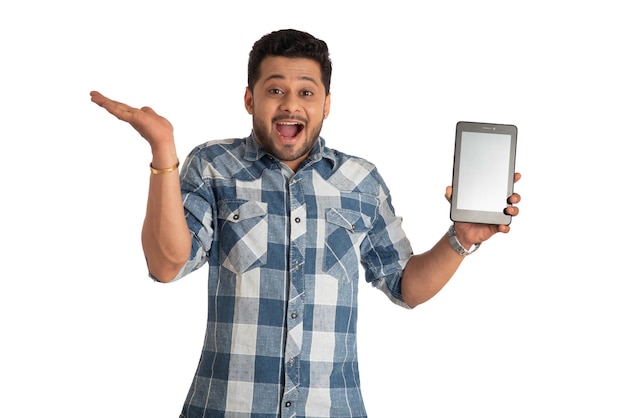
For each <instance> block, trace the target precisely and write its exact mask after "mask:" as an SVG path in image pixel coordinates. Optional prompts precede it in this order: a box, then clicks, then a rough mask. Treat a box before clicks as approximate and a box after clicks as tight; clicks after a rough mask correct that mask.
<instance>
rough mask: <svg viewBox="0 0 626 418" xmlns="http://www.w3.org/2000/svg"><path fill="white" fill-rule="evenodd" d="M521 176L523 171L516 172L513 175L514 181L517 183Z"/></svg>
mask: <svg viewBox="0 0 626 418" xmlns="http://www.w3.org/2000/svg"><path fill="white" fill-rule="evenodd" d="M521 178H522V174H521V173H515V175H514V176H513V183H517V181H519V179H521Z"/></svg>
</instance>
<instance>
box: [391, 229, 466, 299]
mask: <svg viewBox="0 0 626 418" xmlns="http://www.w3.org/2000/svg"><path fill="white" fill-rule="evenodd" d="M462 261H463V256H461V255H459V254H458V253H457V252H456V251H455V250H454V249H453V248H452V246H451V245H450V242H449V241H448V236H447V235H444V236H443V237H442V238H441V239H440V240H439V241H438V242H437V244H435V246H434V247H433V248H431V249H430V250H429V251H426V252H425V253H422V254H417V255H414V256H412V257H411V259H410V260H409V262H408V263H407V265H406V267H405V269H404V272H403V274H402V297H403V299H404V301H405V302H406V303H407V305H409V306H410V307H415V306H417V305H419V304H421V303H424V302H426V301H427V300H429V299H430V298H432V297H433V296H435V295H436V294H437V293H438V292H439V291H440V290H441V289H442V288H443V287H444V286H445V285H446V283H448V281H449V280H450V279H451V278H452V276H453V275H454V273H455V272H456V270H457V269H458V267H459V265H460V264H461V262H462Z"/></svg>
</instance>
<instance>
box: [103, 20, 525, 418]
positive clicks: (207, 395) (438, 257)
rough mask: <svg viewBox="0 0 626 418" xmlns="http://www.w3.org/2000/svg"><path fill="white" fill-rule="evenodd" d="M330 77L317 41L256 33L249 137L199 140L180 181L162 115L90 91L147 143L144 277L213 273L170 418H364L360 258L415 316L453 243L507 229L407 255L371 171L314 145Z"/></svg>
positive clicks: (470, 234)
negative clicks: (195, 345)
mask: <svg viewBox="0 0 626 418" xmlns="http://www.w3.org/2000/svg"><path fill="white" fill-rule="evenodd" d="M331 68H332V67H331V62H330V59H329V55H328V49H327V46H326V43H325V42H323V41H321V40H318V39H316V38H314V37H313V36H311V35H309V34H308V33H304V32H300V31H295V30H281V31H276V32H272V33H270V34H268V35H265V36H264V37H262V38H261V39H260V40H259V41H257V42H256V43H255V44H254V46H253V48H252V51H251V52H250V59H249V66H248V87H247V88H246V92H245V98H244V101H245V107H246V109H247V111H248V113H250V114H251V115H252V125H253V129H252V133H251V134H250V136H249V137H247V138H243V139H233V140H227V141H216V142H209V143H206V144H202V145H199V146H198V147H196V148H195V149H194V150H193V151H192V152H191V153H190V155H189V156H188V158H187V159H186V161H185V164H184V165H183V167H182V170H181V173H180V178H179V176H178V175H177V173H178V171H177V168H178V157H177V153H176V149H175V145H174V137H173V130H172V126H171V125H170V123H169V122H168V121H167V120H166V119H164V118H163V117H161V116H159V115H157V114H156V113H155V112H154V111H153V110H152V109H150V108H147V107H144V108H141V109H136V108H132V107H129V106H127V105H125V104H123V103H119V102H115V101H113V100H110V99H108V98H106V97H104V96H102V95H101V94H99V93H97V92H92V100H93V101H94V102H95V103H97V104H98V105H100V106H102V107H104V108H105V109H106V110H107V111H109V112H110V113H111V114H113V115H115V116H116V117H118V118H119V119H121V120H123V121H126V122H128V123H130V124H131V125H132V126H133V127H134V128H135V129H136V130H137V131H138V132H139V133H140V134H141V135H142V136H143V137H144V138H145V139H146V140H147V141H148V143H149V144H150V147H151V150H152V163H151V165H150V167H151V171H152V175H151V177H150V186H149V195H148V206H147V211H146V217H145V222H144V226H143V232H142V242H143V246H144V252H145V255H146V260H147V263H148V269H149V272H150V274H151V275H152V277H153V278H155V279H157V280H159V281H163V282H168V281H171V280H173V279H178V278H180V277H182V276H184V275H185V274H187V273H189V272H191V271H193V270H196V269H198V268H199V267H200V266H202V265H204V264H205V263H208V265H209V280H208V293H209V305H208V306H209V307H208V321H207V330H206V339H205V343H204V348H203V351H202V356H201V358H200V362H199V365H198V369H197V371H196V375H195V378H194V381H193V383H192V385H191V388H190V391H189V394H188V397H187V400H186V402H185V404H184V407H183V411H182V413H181V415H180V416H181V417H186V418H189V417H203V416H206V417H216V416H234V417H243V416H253V417H270V416H272V417H274V416H283V417H292V416H307V417H365V416H366V412H365V408H364V404H363V400H362V397H361V392H360V389H359V372H358V364H357V352H356V334H355V333H356V318H357V283H358V267H359V263H360V264H361V265H362V266H363V268H364V270H365V278H366V280H367V281H368V282H370V283H371V284H372V285H374V286H375V287H377V288H378V289H380V290H382V291H383V292H384V293H385V294H386V295H387V296H388V297H389V298H390V299H391V300H392V301H393V302H395V303H396V304H398V305H401V306H404V307H414V306H416V305H418V304H420V303H422V302H425V301H426V300H428V299H430V298H431V297H432V296H434V295H435V294H436V293H437V292H438V291H439V290H440V289H441V288H442V287H443V286H444V285H445V284H446V283H447V282H448V280H449V279H450V278H451V277H452V275H453V274H454V272H455V271H456V269H457V267H458V266H459V264H460V263H461V261H462V260H463V256H462V255H461V254H460V253H459V252H457V250H455V249H454V248H453V246H452V245H451V242H456V241H454V239H457V240H458V242H460V243H461V245H462V246H464V247H465V248H470V247H471V246H472V245H473V244H474V243H479V242H482V241H485V240H486V239H488V238H489V237H490V236H492V235H493V234H494V233H496V232H508V230H509V227H508V226H505V225H499V226H495V225H471V224H458V225H455V226H454V228H453V229H452V230H451V231H452V232H454V233H455V236H454V237H452V240H453V241H450V238H451V237H449V236H448V235H444V236H443V237H442V238H441V240H440V241H439V242H438V243H436V244H435V245H434V247H433V248H432V249H431V250H429V251H427V252H426V253H424V254H419V255H413V254H412V250H411V247H410V244H409V241H408V240H407V238H406V236H405V234H404V232H403V230H402V227H401V220H400V218H399V217H397V216H396V215H395V213H394V210H393V207H392V205H391V199H390V196H389V190H388V189H387V187H386V185H385V183H384V182H383V180H382V178H381V177H380V175H379V174H378V172H377V171H376V168H375V167H374V166H373V165H372V164H371V163H369V162H367V161H365V160H363V159H360V158H357V157H353V156H349V155H346V154H344V153H341V152H338V151H336V150H333V149H330V148H328V147H326V144H325V141H324V139H322V138H321V137H320V136H319V135H320V131H321V129H322V124H323V121H324V119H326V117H328V114H329V111H330V78H331ZM516 179H519V174H518V175H516ZM447 194H448V195H449V194H450V188H448V189H447ZM519 200H520V197H519V196H518V195H517V194H514V195H512V196H511V197H510V199H509V203H510V204H515V203H517V202H519ZM505 206H507V205H506V202H503V207H505ZM505 211H506V212H507V213H508V214H510V215H513V216H515V215H517V213H518V209H517V207H515V206H508V207H506V209H505ZM461 253H462V251H461Z"/></svg>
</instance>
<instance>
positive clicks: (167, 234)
mask: <svg viewBox="0 0 626 418" xmlns="http://www.w3.org/2000/svg"><path fill="white" fill-rule="evenodd" d="M169 154H170V155H169V156H165V157H164V156H158V157H157V155H155V156H154V158H153V162H152V166H153V167H155V168H165V167H172V166H174V165H175V164H176V161H177V159H176V155H175V152H174V153H173V155H172V153H171V152H170V153H169ZM142 244H143V250H144V254H145V256H146V261H147V263H148V270H149V271H150V273H151V274H152V275H153V276H154V277H156V278H157V279H158V280H159V281H162V282H168V281H170V280H171V279H173V278H174V277H175V276H176V274H177V273H178V271H179V270H180V269H181V268H182V267H183V265H184V264H185V262H186V261H187V259H188V257H189V253H190V251H191V238H190V235H189V229H188V228H187V222H186V221H185V214H184V209H183V203H182V196H181V191H180V180H179V175H178V170H173V171H170V172H167V173H162V174H150V187H149V191H148V204H147V208H146V217H145V220H144V224H143V230H142Z"/></svg>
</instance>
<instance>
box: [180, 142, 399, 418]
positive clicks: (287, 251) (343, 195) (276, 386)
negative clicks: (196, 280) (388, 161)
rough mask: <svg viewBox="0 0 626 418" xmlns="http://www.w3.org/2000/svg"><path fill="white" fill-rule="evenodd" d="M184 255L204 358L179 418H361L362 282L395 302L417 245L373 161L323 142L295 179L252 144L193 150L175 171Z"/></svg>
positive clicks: (183, 272) (221, 144)
mask: <svg viewBox="0 0 626 418" xmlns="http://www.w3.org/2000/svg"><path fill="white" fill-rule="evenodd" d="M181 185H182V186H181V187H182V191H183V200H184V206H185V213H186V218H187V223H188V225H189V230H190V232H191V235H192V242H193V244H192V252H191V256H190V258H189V261H188V262H187V265H186V266H185V267H184V268H183V269H182V270H181V272H180V273H179V274H178V276H177V278H179V277H182V276H184V275H186V274H188V273H190V272H191V271H194V270H196V269H198V268H199V267H201V266H202V265H203V264H205V263H208V265H209V280H208V297H209V304H208V320H207V329H206V337H205V342H204V348H203V350H202V356H201V358H200V362H199V365H198V368H197V371H196V374H195V377H194V380H193V383H192V385H191V388H190V390H189V394H188V396H187V399H186V402H185V404H184V407H183V411H182V413H181V415H180V416H181V418H192V417H194V418H195V417H223V416H227V417H279V416H280V417H296V416H297V417H304V416H306V417H365V416H366V412H365V408H364V405H363V400H362V397H361V391H360V388H359V370H358V363H357V344H356V342H357V340H356V329H357V327H356V320H357V283H358V276H359V271H358V269H359V264H361V265H362V266H363V268H364V271H365V278H366V280H367V281H368V282H370V283H371V284H372V285H374V286H375V287H377V288H378V289H380V290H382V291H383V292H384V293H385V294H386V295H387V296H388V297H389V298H390V299H391V300H392V301H394V302H395V303H397V304H398V305H401V306H406V305H405V303H404V302H403V300H402V297H401V295H400V278H401V274H402V270H403V268H404V266H405V265H406V262H407V261H408V258H409V256H410V255H411V247H410V244H409V242H408V240H407V239H406V236H405V235H404V232H403V230H402V228H401V218H399V217H397V216H396V215H395V214H394V210H393V207H392V206H391V200H390V197H389V193H388V189H387V187H386V186H385V184H384V182H383V180H382V179H381V177H380V175H379V174H378V172H377V171H376V168H375V167H374V166H373V165H372V164H370V163H368V162H367V161H365V160H363V159H360V158H355V157H352V156H349V155H346V154H343V153H340V152H337V151H335V150H332V149H329V148H326V147H325V142H324V140H323V139H322V138H319V140H318V141H317V143H316V145H315V147H314V149H313V151H312V152H311V155H310V157H309V158H308V159H307V160H306V161H305V162H304V163H303V165H302V167H301V168H300V169H299V170H298V171H297V172H295V173H294V172H293V171H291V170H290V169H289V168H287V167H286V166H285V165H284V164H282V163H280V162H279V161H277V160H276V159H274V158H273V157H272V156H270V155H269V154H267V153H265V151H263V149H261V148H260V147H259V145H258V144H257V142H256V141H255V140H254V137H253V136H250V137H248V138H245V139H234V140H227V141H218V142H209V143H206V144H203V145H200V146H198V147H197V148H196V149H194V150H193V151H192V152H191V154H190V155H189V157H188V158H187V160H186V161H185V164H184V166H183V168H182V170H181Z"/></svg>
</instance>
